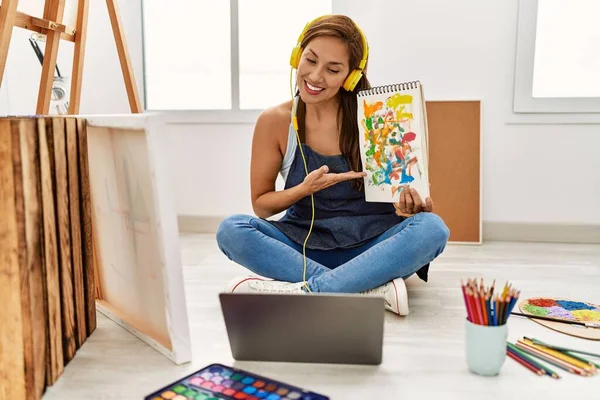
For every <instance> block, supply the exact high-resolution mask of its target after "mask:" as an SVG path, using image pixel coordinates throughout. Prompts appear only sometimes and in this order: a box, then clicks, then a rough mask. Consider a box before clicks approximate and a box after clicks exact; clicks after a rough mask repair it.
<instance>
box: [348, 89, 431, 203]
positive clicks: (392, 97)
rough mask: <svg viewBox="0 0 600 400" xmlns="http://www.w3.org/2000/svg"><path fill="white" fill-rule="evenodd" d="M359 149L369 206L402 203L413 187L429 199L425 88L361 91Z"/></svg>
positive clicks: (423, 198) (359, 97) (358, 114)
mask: <svg viewBox="0 0 600 400" xmlns="http://www.w3.org/2000/svg"><path fill="white" fill-rule="evenodd" d="M357 99H358V109H357V119H358V131H359V146H360V150H361V151H360V153H361V160H362V165H363V171H364V172H366V173H367V176H366V177H365V178H364V180H365V198H366V201H368V202H382V203H397V202H398V200H399V197H400V193H401V191H402V190H404V188H405V187H407V186H410V187H411V188H414V189H416V190H417V192H418V193H419V196H420V197H421V200H422V201H423V203H424V202H425V199H426V198H427V197H429V178H428V156H429V154H428V153H429V152H428V134H427V113H426V108H425V97H424V94H423V85H422V84H421V82H420V81H410V82H403V83H396V84H390V85H383V86H375V87H372V88H370V89H366V90H361V91H359V92H358V93H357Z"/></svg>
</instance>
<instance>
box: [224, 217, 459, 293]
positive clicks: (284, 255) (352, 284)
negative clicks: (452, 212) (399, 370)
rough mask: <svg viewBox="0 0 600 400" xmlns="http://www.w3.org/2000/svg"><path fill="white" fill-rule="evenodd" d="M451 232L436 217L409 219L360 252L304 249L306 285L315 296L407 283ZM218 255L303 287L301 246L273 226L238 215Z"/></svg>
mask: <svg viewBox="0 0 600 400" xmlns="http://www.w3.org/2000/svg"><path fill="white" fill-rule="evenodd" d="M449 234H450V231H449V230H448V227H447V226H446V225H445V223H444V222H443V220H442V219H441V218H440V217H439V216H438V215H436V214H433V213H428V212H423V213H419V214H416V215H414V216H412V217H410V218H407V219H405V220H404V221H402V222H401V223H399V224H398V225H396V226H394V227H392V228H390V229H388V230H387V231H386V232H384V233H382V234H381V235H379V236H377V237H375V238H373V239H371V240H370V241H368V242H367V243H364V244H362V245H361V246H358V247H353V248H348V249H335V250H312V249H308V248H307V249H306V281H307V284H308V286H309V288H310V290H311V291H312V292H331V293H359V292H362V291H365V290H368V289H373V288H375V287H377V286H380V285H383V284H385V283H387V282H389V281H391V280H393V279H396V278H399V277H401V278H404V279H406V278H408V277H409V276H411V275H413V274H414V273H415V272H417V271H418V270H419V269H420V268H421V267H423V266H424V265H426V264H428V263H430V262H431V261H433V260H434V259H435V258H436V257H438V256H439V255H440V254H441V253H442V251H443V250H444V248H445V246H446V243H447V241H448V236H449ZM217 244H218V246H219V249H220V250H221V251H222V252H223V253H224V254H225V255H226V256H227V258H229V259H230V260H231V261H233V262H235V263H237V264H240V265H242V266H244V267H246V268H247V269H249V270H250V271H252V272H254V273H255V274H258V275H261V276H264V277H267V278H272V279H275V280H278V281H286V282H302V281H303V279H304V278H303V271H304V259H303V254H302V245H301V244H298V243H296V242H294V241H292V240H290V239H289V238H288V237H287V236H285V235H284V234H283V233H281V232H280V231H279V230H278V229H277V228H275V227H274V226H273V225H271V224H270V223H269V222H267V221H265V220H263V219H260V218H257V217H254V216H250V215H243V214H236V215H233V216H230V217H228V218H226V219H225V220H223V221H222V222H221V224H220V226H219V229H218V230H217Z"/></svg>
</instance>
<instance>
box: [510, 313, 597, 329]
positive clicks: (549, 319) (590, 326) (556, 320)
mask: <svg viewBox="0 0 600 400" xmlns="http://www.w3.org/2000/svg"><path fill="white" fill-rule="evenodd" d="M510 314H511V315H518V316H520V317H527V318H533V319H542V320H544V321H552V322H560V323H563V324H570V325H580V326H584V327H586V328H594V329H600V323H595V322H580V321H567V320H564V319H557V318H550V317H542V316H539V315H529V314H522V313H519V312H511V313H510Z"/></svg>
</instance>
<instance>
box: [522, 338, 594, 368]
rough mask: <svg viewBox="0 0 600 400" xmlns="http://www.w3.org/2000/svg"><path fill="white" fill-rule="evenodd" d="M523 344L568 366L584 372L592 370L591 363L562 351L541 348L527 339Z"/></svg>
mask: <svg viewBox="0 0 600 400" xmlns="http://www.w3.org/2000/svg"><path fill="white" fill-rule="evenodd" d="M523 342H524V343H526V344H527V345H529V346H531V347H534V348H536V349H538V350H540V351H543V352H544V353H547V354H550V355H551V356H554V357H556V358H558V359H559V360H562V361H564V362H566V363H568V364H571V365H573V366H574V367H577V368H581V369H583V370H589V369H590V368H592V366H591V365H590V364H589V363H585V362H582V361H579V360H576V359H574V358H573V357H571V356H568V355H566V354H564V353H561V352H560V351H557V350H552V349H549V348H547V347H545V346H540V345H539V344H534V343H533V342H532V341H531V340H527V339H525V340H524V341H523Z"/></svg>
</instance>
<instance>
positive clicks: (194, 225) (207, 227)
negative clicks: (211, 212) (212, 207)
mask: <svg viewBox="0 0 600 400" xmlns="http://www.w3.org/2000/svg"><path fill="white" fill-rule="evenodd" d="M224 218H225V217H222V216H208V215H178V216H177V224H178V225H179V232H180V233H216V232H217V229H218V228H219V224H220V223H221V221H223V219H224Z"/></svg>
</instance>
